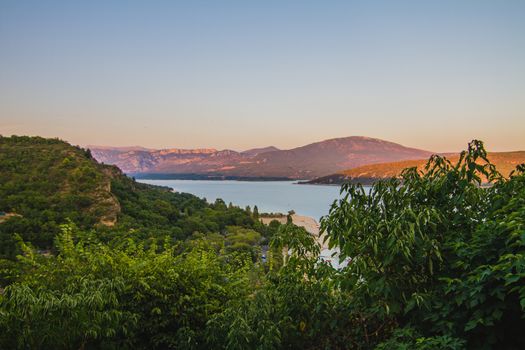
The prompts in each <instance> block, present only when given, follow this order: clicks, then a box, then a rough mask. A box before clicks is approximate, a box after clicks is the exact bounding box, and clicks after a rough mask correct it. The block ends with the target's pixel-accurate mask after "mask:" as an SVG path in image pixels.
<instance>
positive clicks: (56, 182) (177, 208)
mask: <svg viewBox="0 0 525 350" xmlns="http://www.w3.org/2000/svg"><path fill="white" fill-rule="evenodd" d="M0 212H3V213H5V214H7V215H4V216H3V217H4V218H5V217H8V218H9V219H5V220H2V222H1V223H0V256H6V257H8V256H11V257H12V256H13V254H15V253H16V249H15V247H16V240H17V238H16V234H18V235H20V236H21V238H22V239H23V240H25V241H29V242H31V243H33V244H34V245H35V246H36V247H38V248H39V249H44V250H48V249H52V246H53V239H54V237H55V236H56V235H57V233H59V232H60V226H61V225H62V224H65V223H68V222H69V221H71V222H72V223H74V224H75V225H76V226H78V227H79V228H80V229H92V230H96V231H97V232H98V233H99V236H100V237H103V238H105V239H107V240H109V239H114V238H115V237H124V236H126V235H129V234H132V235H133V236H134V237H141V238H154V237H156V238H160V237H169V238H170V239H175V240H177V239H183V238H186V237H188V236H190V235H191V234H193V233H194V232H202V233H207V232H220V231H221V230H224V229H225V228H226V227H227V226H228V225H240V226H245V227H250V228H251V227H253V226H254V225H255V224H256V223H255V222H254V220H253V219H252V218H251V217H250V214H249V213H247V212H245V211H244V210H242V209H239V208H235V207H231V208H227V206H226V205H225V204H224V203H222V202H221V201H218V202H217V203H214V204H211V205H210V204H207V203H206V202H205V201H203V200H201V199H199V198H197V197H195V196H193V195H190V194H184V193H172V192H171V191H169V190H168V189H167V188H161V187H156V186H151V185H146V184H140V183H137V182H135V181H134V180H133V179H131V178H128V177H126V176H125V175H123V173H122V172H121V171H120V170H119V169H118V168H116V167H114V166H108V165H102V164H99V163H97V162H96V161H95V160H94V159H93V158H92V157H91V154H90V152H89V151H87V150H84V149H81V148H79V147H74V146H71V145H69V144H68V143H66V142H64V141H61V140H58V139H44V138H40V137H25V136H23V137H16V136H13V137H0ZM15 214H16V215H15Z"/></svg>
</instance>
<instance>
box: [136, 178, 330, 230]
mask: <svg viewBox="0 0 525 350" xmlns="http://www.w3.org/2000/svg"><path fill="white" fill-rule="evenodd" d="M137 181H140V182H143V183H147V184H152V185H158V186H167V187H171V188H173V190H174V191H177V192H187V193H191V194H194V195H195V196H197V197H201V198H206V199H207V200H208V202H214V201H215V200H216V199H217V198H221V199H222V200H224V201H225V202H226V204H228V203H230V202H232V203H233V204H234V205H237V206H240V207H242V208H244V207H246V206H247V205H249V206H250V207H251V208H253V206H254V205H257V207H258V208H259V212H260V213H264V212H266V213H272V212H273V213H278V212H279V213H287V212H288V211H290V210H294V211H295V212H296V213H297V214H299V215H306V216H310V217H313V218H314V219H316V220H317V221H319V219H320V218H321V216H323V215H326V214H328V211H329V209H330V205H331V204H332V202H333V201H334V200H335V199H339V186H329V185H297V184H296V181H228V180H225V181H211V180H144V179H142V180H137Z"/></svg>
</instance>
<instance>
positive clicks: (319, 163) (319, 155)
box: [89, 136, 432, 179]
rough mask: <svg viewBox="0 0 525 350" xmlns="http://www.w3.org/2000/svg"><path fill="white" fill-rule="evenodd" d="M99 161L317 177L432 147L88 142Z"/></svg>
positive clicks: (354, 140)
mask: <svg viewBox="0 0 525 350" xmlns="http://www.w3.org/2000/svg"><path fill="white" fill-rule="evenodd" d="M89 148H90V149H91V152H92V154H93V156H94V157H95V158H96V159H97V160H98V161H100V162H103V163H106V164H114V165H117V166H118V167H119V168H120V169H122V170H123V171H124V172H126V173H128V174H206V175H221V176H239V177H286V178H291V179H312V178H316V177H320V176H323V175H329V174H333V173H335V172H339V171H342V170H346V169H350V168H354V167H358V166H362V165H368V164H377V163H384V162H394V161H399V160H409V159H422V158H427V157H428V156H430V155H431V154H432V152H429V151H425V150H420V149H415V148H409V147H405V146H402V145H400V144H397V143H393V142H389V141H384V140H380V139H375V138H369V137H363V136H351V137H344V138H335V139H330V140H325V141H320V142H315V143H312V144H308V145H305V146H301V147H297V148H293V149H290V150H280V149H277V148H276V147H273V146H270V147H265V148H256V149H250V150H246V151H243V152H237V151H233V150H216V149H208V148H204V149H177V148H173V149H162V150H152V149H146V148H142V147H138V146H134V147H104V146H89Z"/></svg>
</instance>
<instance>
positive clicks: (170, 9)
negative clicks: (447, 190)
mask: <svg viewBox="0 0 525 350" xmlns="http://www.w3.org/2000/svg"><path fill="white" fill-rule="evenodd" d="M0 134H3V135H10V134H29V135H42V136H57V137H60V138H63V139H66V140H68V141H70V142H72V143H75V144H83V145H85V144H103V145H114V146H119V145H120V146H122V145H142V146H147V147H186V148H193V147H215V148H220V149H222V148H231V149H237V150H240V149H245V148H249V147H260V146H266V145H270V144H272V145H275V146H277V147H281V148H291V147H294V146H299V145H303V144H306V143H310V142H314V141H318V140H322V139H327V138H333V137H342V136H350V135H365V136H371V137H378V138H383V139H387V140H390V141H395V142H399V143H402V144H405V145H408V146H412V147H419V148H425V149H429V150H434V151H453V150H459V149H462V148H463V147H464V146H465V144H466V142H467V141H469V140H470V139H473V138H479V139H482V140H485V141H486V143H487V145H488V146H489V148H490V149H492V150H515V149H525V1H520V0H517V1H507V0H493V1H483V0H471V1H467V0H462V1H457V0H454V1H452V0H451V1H421V0H420V1H416V0H414V1H393V0H390V1H185V2H183V1H82V2H80V1H24V0H14V1H10V0H0Z"/></svg>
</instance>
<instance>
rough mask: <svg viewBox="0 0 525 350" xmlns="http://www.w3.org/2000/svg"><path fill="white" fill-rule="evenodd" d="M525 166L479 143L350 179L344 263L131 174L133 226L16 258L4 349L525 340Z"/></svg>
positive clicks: (120, 193)
mask: <svg viewBox="0 0 525 350" xmlns="http://www.w3.org/2000/svg"><path fill="white" fill-rule="evenodd" d="M524 171H525V166H519V167H518V169H517V171H516V172H515V173H514V174H513V175H512V176H511V177H510V178H509V179H504V178H502V177H501V176H500V175H499V173H498V172H497V171H496V169H494V167H493V166H492V165H491V164H490V163H489V162H488V160H487V159H486V153H485V151H484V149H483V147H482V144H481V143H480V142H473V143H471V144H470V145H469V149H468V151H466V152H464V153H463V154H462V157H461V158H460V160H459V162H458V163H457V164H451V163H450V162H448V161H447V160H446V159H445V158H441V157H433V158H431V159H430V161H429V163H428V166H427V171H425V172H424V173H420V172H418V171H417V170H416V169H407V170H406V171H405V172H404V173H403V176H402V178H401V179H400V180H396V179H392V180H387V181H383V182H379V183H376V184H375V185H374V186H373V187H372V189H371V190H370V192H368V190H365V189H364V188H362V187H361V186H359V185H353V184H348V185H344V186H343V188H342V194H343V198H342V199H341V200H339V201H336V202H335V203H334V204H333V206H332V208H331V210H330V214H329V215H328V216H327V217H325V218H324V219H323V220H322V227H323V228H324V229H327V230H328V232H329V235H328V236H329V238H330V244H331V245H333V246H337V247H339V248H340V249H341V252H342V258H346V257H349V258H351V262H350V264H349V265H348V267H346V268H345V269H343V270H341V271H337V270H334V269H333V268H331V267H330V266H329V265H328V264H326V263H322V262H319V261H318V259H317V256H318V254H319V246H318V244H317V243H316V242H315V240H314V239H313V238H312V237H311V236H310V235H309V234H308V233H307V232H306V231H304V229H301V228H298V227H296V226H294V225H292V224H290V223H288V224H286V225H279V224H277V223H276V222H274V223H273V224H271V225H269V226H263V225H260V224H258V223H256V222H254V219H253V217H252V216H251V215H249V213H248V212H247V211H244V210H241V209H238V208H234V207H230V208H228V207H227V206H226V205H225V204H224V202H222V201H217V202H216V203H214V204H211V205H209V204H206V203H205V202H203V201H200V200H198V199H196V198H195V197H193V196H189V195H187V196H186V195H176V194H173V193H169V192H167V191H165V190H162V189H160V188H151V187H147V186H143V185H140V184H137V183H135V182H133V181H132V180H130V179H129V180H125V181H122V180H119V181H118V182H117V183H113V186H112V187H113V189H114V191H115V192H114V193H115V195H116V197H117V198H118V199H119V202H120V203H121V207H122V211H121V213H120V214H119V215H120V216H119V218H120V222H119V224H118V225H116V226H115V227H113V228H97V229H94V230H87V229H86V228H85V227H83V226H81V225H77V226H78V228H77V227H76V226H75V225H74V224H73V223H69V224H67V225H65V226H62V233H59V234H58V236H57V238H56V241H55V245H54V250H55V254H52V255H42V254H39V253H37V252H36V251H35V250H33V249H31V247H30V246H29V245H27V244H24V243H22V242H19V244H20V247H21V252H22V253H23V254H20V255H19V256H18V258H17V260H16V261H12V260H4V261H2V263H1V266H0V276H1V281H2V282H1V283H2V287H3V288H4V289H3V291H2V293H1V294H0V329H2V330H3V331H2V332H0V348H63V349H76V348H85V349H88V348H138V349H141V348H149V349H165V348H184V349H192V348H193V349H210V348H228V349H280V348H293V349H374V348H375V349H378V350H384V349H420V350H423V349H465V348H468V349H484V348H485V349H520V348H523V347H525V334H523V332H521V330H522V329H523V328H524V326H525V320H524V318H523V317H524V315H525V311H524V310H525V278H524V277H525V257H524V254H525V174H524ZM482 179H489V180H490V184H488V185H482V183H481V182H482ZM10 220H13V219H10ZM6 223H7V222H5V223H3V224H0V225H5V224H6ZM267 242H269V245H270V246H269V248H267V250H266V251H265V252H264V254H266V258H267V259H266V261H264V260H263V259H261V256H262V255H263V247H262V245H264V244H266V243H267ZM265 249H266V248H265ZM283 250H288V251H289V252H290V253H291V255H290V256H289V257H286V258H285V259H284V261H283V259H282V253H281V252H282V251H283Z"/></svg>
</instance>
